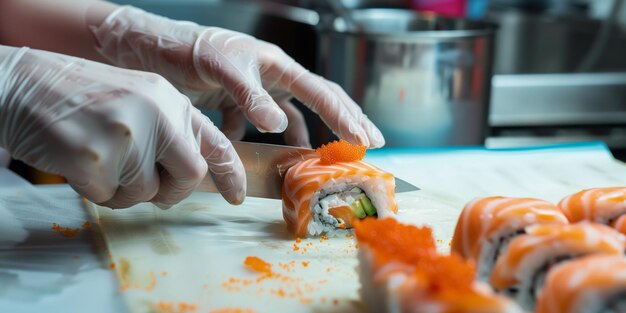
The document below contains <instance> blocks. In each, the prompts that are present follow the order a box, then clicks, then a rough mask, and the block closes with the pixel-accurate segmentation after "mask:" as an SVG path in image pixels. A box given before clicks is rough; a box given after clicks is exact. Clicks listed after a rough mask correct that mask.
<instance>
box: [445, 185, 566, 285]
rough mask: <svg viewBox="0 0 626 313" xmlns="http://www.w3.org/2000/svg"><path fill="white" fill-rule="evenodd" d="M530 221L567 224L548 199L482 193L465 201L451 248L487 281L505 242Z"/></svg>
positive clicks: (478, 275) (504, 247) (518, 233)
mask: <svg viewBox="0 0 626 313" xmlns="http://www.w3.org/2000/svg"><path fill="white" fill-rule="evenodd" d="M534 224H568V221H567V218H566V217H565V215H563V213H562V212H561V211H560V210H559V209H558V208H557V207H556V206H555V205H554V204H552V203H550V202H547V201H543V200H539V199H533V198H507V197H486V198H479V199H475V200H473V201H471V202H469V203H468V204H467V205H466V206H465V207H464V208H463V211H462V212H461V216H460V217H459V220H458V222H457V224H456V229H455V231H454V236H453V237H452V251H453V252H455V253H458V254H459V255H461V256H462V257H464V258H466V259H470V260H473V261H474V262H475V263H476V264H477V267H478V268H477V271H476V273H477V277H478V279H479V280H481V281H488V280H489V276H490V275H491V269H492V268H493V265H494V264H495V262H496V259H497V258H498V256H499V255H500V254H501V253H502V252H503V251H504V250H506V247H507V246H508V244H509V242H510V241H511V240H512V239H513V238H515V237H516V236H519V235H521V234H523V233H524V232H525V228H526V227H527V226H530V225H534Z"/></svg>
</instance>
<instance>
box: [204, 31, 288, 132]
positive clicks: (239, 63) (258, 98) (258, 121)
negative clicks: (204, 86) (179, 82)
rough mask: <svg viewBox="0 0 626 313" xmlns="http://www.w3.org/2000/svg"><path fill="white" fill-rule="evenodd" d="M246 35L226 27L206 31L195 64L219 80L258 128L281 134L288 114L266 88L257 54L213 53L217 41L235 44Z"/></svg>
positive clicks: (246, 52) (205, 76) (210, 76)
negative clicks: (217, 54)
mask: <svg viewBox="0 0 626 313" xmlns="http://www.w3.org/2000/svg"><path fill="white" fill-rule="evenodd" d="M229 36H235V37H232V38H231V37H229ZM222 37H223V38H222ZM224 38H228V39H224ZM246 38H248V36H245V35H243V34H235V35H233V33H232V32H229V31H227V30H223V31H216V32H211V31H208V30H207V31H205V32H204V33H202V34H201V35H200V37H199V38H198V40H197V42H196V46H195V48H194V49H195V51H194V52H195V53H194V67H195V68H196V71H197V72H198V74H199V75H200V77H204V79H205V80H206V81H211V80H213V79H215V80H217V82H218V83H220V84H221V85H222V87H223V88H224V90H226V92H227V93H228V94H230V96H231V97H232V98H233V100H234V101H235V102H236V103H237V105H238V106H239V109H240V110H241V112H243V114H244V115H245V116H246V118H247V119H248V120H249V121H250V122H251V123H252V124H253V125H254V126H256V127H257V129H259V131H261V132H272V133H281V132H283V131H284V130H285V129H286V128H287V116H286V115H285V113H284V112H283V111H282V110H281V109H280V108H279V107H278V104H276V102H274V99H272V97H271V96H270V95H269V94H268V93H267V91H266V90H265V89H264V88H263V85H262V83H261V80H260V74H259V64H258V62H257V56H256V53H255V52H254V51H240V50H237V51H228V52H222V53H221V54H220V55H219V57H217V58H216V57H215V56H214V55H213V53H215V50H216V49H215V48H213V46H214V45H215V43H214V42H220V41H221V40H226V41H227V42H231V43H234V42H237V40H239V39H246Z"/></svg>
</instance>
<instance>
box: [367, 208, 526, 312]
mask: <svg viewBox="0 0 626 313" xmlns="http://www.w3.org/2000/svg"><path fill="white" fill-rule="evenodd" d="M355 233H356V238H357V240H358V243H359V254H358V257H359V277H360V280H361V285H362V287H361V295H362V299H363V301H364V303H365V305H366V307H367V309H368V311H370V312H402V313H426V312H428V313H431V312H432V313H453V312H466V313H474V312H476V313H478V312H480V313H491V312H493V313H500V312H510V313H514V312H522V311H521V309H520V308H519V307H518V306H517V305H516V304H515V303H513V302H512V301H511V300H509V299H507V298H505V297H502V296H499V295H496V294H494V293H493V291H491V290H490V288H489V287H488V286H486V285H484V284H483V283H480V282H476V281H475V280H474V277H475V273H474V265H473V263H472V262H471V261H467V260H464V259H463V258H461V257H460V256H458V255H456V254H452V255H442V254H439V253H438V252H437V249H436V247H435V241H434V239H433V236H432V230H431V229H430V228H428V227H415V226H410V225H403V224H400V223H398V222H397V221H396V220H395V219H378V220H376V219H365V220H363V221H358V222H357V223H356V225H355Z"/></svg>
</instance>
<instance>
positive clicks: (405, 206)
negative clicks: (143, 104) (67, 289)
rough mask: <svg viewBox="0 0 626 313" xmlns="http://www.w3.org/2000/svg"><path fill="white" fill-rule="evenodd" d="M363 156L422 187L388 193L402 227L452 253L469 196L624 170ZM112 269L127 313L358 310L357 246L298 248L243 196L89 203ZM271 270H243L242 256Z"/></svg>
mask: <svg viewBox="0 0 626 313" xmlns="http://www.w3.org/2000/svg"><path fill="white" fill-rule="evenodd" d="M367 160H368V161H369V162H371V163H374V164H376V165H378V166H379V167H381V168H383V169H385V170H387V171H390V172H392V173H394V174H395V175H397V176H398V177H400V178H402V179H404V180H406V181H408V182H410V183H412V184H414V185H416V186H419V187H420V188H422V190H421V191H416V192H410V193H403V194H399V195H397V197H398V202H399V208H400V210H399V215H398V217H399V219H400V220H401V221H404V222H406V223H411V224H416V225H429V226H431V227H433V228H434V231H435V236H436V238H437V243H438V245H439V248H440V249H441V250H444V251H447V250H448V249H449V241H450V238H451V236H452V233H453V231H454V226H455V224H456V219H457V217H458V215H459V213H460V210H461V209H462V207H463V205H464V204H465V203H466V202H468V201H469V200H471V199H472V198H475V197H479V196H487V195H504V196H520V197H521V196H524V197H537V198H542V199H546V200H549V201H553V202H556V201H558V200H560V199H561V198H563V197H564V196H566V195H567V194H569V193H573V192H576V191H578V190H580V189H583V188H589V187H603V186H616V185H626V166H624V165H623V164H622V163H620V162H618V161H615V160H614V159H613V158H612V157H611V155H610V154H609V153H608V152H607V151H606V149H605V148H604V147H603V146H599V145H583V146H572V147H564V148H558V149H556V148H555V149H533V150H513V151H484V150H465V151H430V152H425V153H418V152H416V151H399V152H398V151H395V152H394V153H385V152H374V153H371V154H370V155H369V156H368V157H367ZM93 212H94V213H95V214H96V216H97V217H98V221H99V223H100V224H101V227H102V229H103V231H104V233H105V237H106V240H107V244H108V248H109V250H110V252H111V259H112V263H111V267H113V268H114V269H115V270H116V271H117V273H118V277H119V279H120V290H121V292H122V293H123V295H124V297H125V299H126V301H127V303H128V305H129V307H130V309H131V311H133V312H237V310H240V311H239V312H253V311H254V312H279V311H280V312H282V311H284V312H329V311H330V312H359V311H362V309H363V308H362V307H361V304H360V301H359V296H358V289H359V283H358V277H357V275H356V272H355V267H356V265H357V260H356V245H355V242H354V238H352V236H351V235H350V234H349V233H345V234H343V235H340V236H336V237H332V238H328V239H326V238H323V239H320V238H315V239H303V240H301V241H296V240H295V239H294V238H293V237H292V236H291V235H290V234H289V233H287V231H286V227H285V224H284V222H283V220H282V214H281V203H280V201H276V200H264V199H254V198H248V199H246V202H245V203H244V205H241V206H230V205H228V204H227V203H226V202H225V201H223V200H222V199H221V198H220V196H219V195H215V194H207V193H197V194H194V195H192V196H191V197H190V198H188V199H187V200H185V201H184V202H183V203H181V204H179V205H177V206H175V207H173V208H172V209H170V210H167V211H162V210H160V209H158V208H156V207H154V206H152V205H150V204H143V205H139V206H137V207H134V208H131V209H128V210H118V211H112V210H110V209H106V208H101V207H93ZM249 256H256V257H259V258H261V259H262V260H265V261H266V262H268V263H270V264H272V268H271V274H262V273H258V272H254V271H251V270H249V269H247V268H246V267H245V266H244V260H245V259H246V257H249Z"/></svg>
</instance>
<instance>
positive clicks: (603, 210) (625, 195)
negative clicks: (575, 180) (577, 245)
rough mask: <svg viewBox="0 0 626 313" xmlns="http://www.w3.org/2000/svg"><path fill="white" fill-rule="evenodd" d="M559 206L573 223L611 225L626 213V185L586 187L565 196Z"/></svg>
mask: <svg viewBox="0 0 626 313" xmlns="http://www.w3.org/2000/svg"><path fill="white" fill-rule="evenodd" d="M559 208H560V209H561V210H562V211H563V213H564V214H565V216H567V218H568V219H569V220H570V222H572V223H576V222H580V221H591V222H594V223H600V224H607V225H609V224H611V222H613V221H615V220H616V219H617V218H619V217H620V216H622V215H624V214H626V187H610V188H592V189H585V190H582V191H579V192H577V193H575V194H572V195H569V196H567V197H565V198H564V199H563V200H561V202H559Z"/></svg>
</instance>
